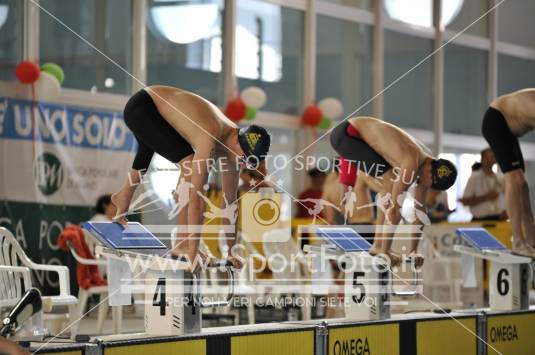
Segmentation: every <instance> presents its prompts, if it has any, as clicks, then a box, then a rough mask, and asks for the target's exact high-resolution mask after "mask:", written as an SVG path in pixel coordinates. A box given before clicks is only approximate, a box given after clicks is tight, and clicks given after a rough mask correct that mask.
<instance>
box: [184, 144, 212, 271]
mask: <svg viewBox="0 0 535 355" xmlns="http://www.w3.org/2000/svg"><path fill="white" fill-rule="evenodd" d="M213 149H214V144H210V143H208V144H205V145H204V146H199V148H197V150H196V151H195V154H194V155H193V160H192V168H191V181H190V182H191V184H192V185H193V186H192V187H193V188H192V189H190V193H189V205H188V226H199V225H201V224H202V223H203V218H204V217H203V211H204V208H203V201H202V199H201V197H200V196H199V194H198V193H197V192H199V193H201V194H202V193H203V192H204V190H203V186H204V185H205V184H206V183H207V182H208V159H209V158H210V157H211V156H212V155H213V154H212V152H213ZM188 234H189V235H188V238H189V242H188V257H189V258H190V261H191V262H193V261H194V260H195V257H196V256H197V253H198V250H199V238H200V235H199V233H198V232H192V233H188Z"/></svg>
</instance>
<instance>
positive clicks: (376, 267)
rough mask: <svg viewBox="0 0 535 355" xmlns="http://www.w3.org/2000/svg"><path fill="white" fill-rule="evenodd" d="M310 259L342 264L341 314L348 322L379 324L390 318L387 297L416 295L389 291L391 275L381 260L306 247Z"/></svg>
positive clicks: (373, 257)
mask: <svg viewBox="0 0 535 355" xmlns="http://www.w3.org/2000/svg"><path fill="white" fill-rule="evenodd" d="M304 251H305V252H307V253H309V254H310V255H312V257H323V258H325V259H327V260H338V261H341V260H342V261H343V262H345V263H346V264H349V265H346V268H345V270H344V296H345V297H344V310H345V318H346V319H348V320H359V321H361V320H362V321H366V320H380V319H387V318H390V305H389V302H390V294H391V293H393V294H396V295H403V296H412V295H415V294H416V292H404V293H402V294H398V293H396V292H394V291H393V288H392V274H391V270H390V267H389V265H388V264H387V263H386V262H385V261H384V259H382V258H379V257H375V256H372V255H370V254H368V253H367V252H350V253H345V252H343V251H341V250H338V249H336V248H332V247H328V246H327V247H326V246H325V245H324V246H322V247H321V246H315V245H305V246H304Z"/></svg>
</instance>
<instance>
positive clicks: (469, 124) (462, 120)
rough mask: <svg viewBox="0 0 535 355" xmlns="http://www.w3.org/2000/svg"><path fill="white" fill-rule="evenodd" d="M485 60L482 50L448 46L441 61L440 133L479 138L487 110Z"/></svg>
mask: <svg viewBox="0 0 535 355" xmlns="http://www.w3.org/2000/svg"><path fill="white" fill-rule="evenodd" d="M487 59H488V53H487V52H486V51H483V50H479V49H474V48H468V47H463V46H458V45H454V44H450V45H448V46H446V47H445V59H444V129H445V131H446V132H451V133H462V134H473V135H477V136H480V135H481V121H482V119H483V114H484V113H485V110H486V109H487V107H488V99H487V88H488V83H487V75H488V71H487Z"/></svg>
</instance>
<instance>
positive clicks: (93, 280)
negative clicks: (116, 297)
mask: <svg viewBox="0 0 535 355" xmlns="http://www.w3.org/2000/svg"><path fill="white" fill-rule="evenodd" d="M67 242H70V243H71V245H72V246H73V247H74V251H75V252H76V254H78V255H79V256H81V257H82V258H84V259H95V257H94V256H93V254H92V253H91V250H90V249H89V247H88V246H87V243H86V242H85V238H84V232H83V231H82V228H80V227H79V226H77V225H73V224H71V225H68V226H67V227H66V228H65V229H64V230H63V231H62V232H61V234H60V235H59V238H58V246H59V247H60V248H61V249H63V250H65V251H69V247H68V246H67ZM76 281H77V282H78V286H80V287H81V288H83V289H88V288H90V287H92V286H104V285H106V280H104V279H103V278H102V277H101V276H100V273H99V270H98V265H84V264H81V263H79V262H76Z"/></svg>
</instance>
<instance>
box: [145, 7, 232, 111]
mask: <svg viewBox="0 0 535 355" xmlns="http://www.w3.org/2000/svg"><path fill="white" fill-rule="evenodd" d="M147 16H148V18H147V25H148V30H147V56H148V58H147V81H148V83H149V84H153V85H154V84H160V85H170V86H176V87H179V88H182V89H186V90H189V91H192V92H195V93H196V94H199V95H201V96H203V97H204V98H206V99H208V100H210V101H212V102H213V103H215V104H222V102H223V76H222V75H221V67H222V57H223V54H222V53H223V51H222V21H223V20H222V19H223V0H197V1H188V2H183V1H165V0H150V1H149V8H148V15H147Z"/></svg>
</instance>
